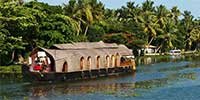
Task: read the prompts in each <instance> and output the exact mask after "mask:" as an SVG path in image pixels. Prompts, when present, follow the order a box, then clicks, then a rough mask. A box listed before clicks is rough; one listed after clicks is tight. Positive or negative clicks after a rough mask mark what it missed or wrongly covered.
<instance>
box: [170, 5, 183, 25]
mask: <svg viewBox="0 0 200 100" xmlns="http://www.w3.org/2000/svg"><path fill="white" fill-rule="evenodd" d="M180 15H181V12H180V10H179V9H178V7H177V6H175V7H172V9H171V17H172V19H173V20H174V21H175V22H176V24H177V23H178V17H179V16H180Z"/></svg>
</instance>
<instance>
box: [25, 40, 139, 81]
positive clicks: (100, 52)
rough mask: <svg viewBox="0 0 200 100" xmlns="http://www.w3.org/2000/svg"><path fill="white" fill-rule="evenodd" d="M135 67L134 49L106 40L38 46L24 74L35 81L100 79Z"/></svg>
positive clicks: (129, 70) (26, 65)
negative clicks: (48, 46)
mask: <svg viewBox="0 0 200 100" xmlns="http://www.w3.org/2000/svg"><path fill="white" fill-rule="evenodd" d="M134 70H136V67H135V60H134V55H133V53H132V50H130V49H128V48H127V47H126V46H125V45H118V44H115V43H104V42H102V41H100V42H79V43H69V44H55V45H53V46H52V47H50V48H49V49H46V48H41V47H37V48H35V49H34V50H33V51H32V52H31V54H30V57H29V60H28V62H27V63H26V64H24V65H23V66H22V73H23V76H24V77H25V78H26V79H29V80H33V81H55V80H76V79H85V78H96V77H99V76H108V75H115V74H119V73H124V72H125V73H126V72H132V71H134Z"/></svg>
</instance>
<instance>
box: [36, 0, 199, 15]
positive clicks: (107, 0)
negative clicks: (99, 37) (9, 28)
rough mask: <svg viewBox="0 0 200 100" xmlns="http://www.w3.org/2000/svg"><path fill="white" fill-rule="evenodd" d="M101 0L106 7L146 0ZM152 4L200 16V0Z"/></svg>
mask: <svg viewBox="0 0 200 100" xmlns="http://www.w3.org/2000/svg"><path fill="white" fill-rule="evenodd" d="M38 1H41V2H45V3H48V4H50V5H62V4H63V3H65V4H66V3H68V1H69V0H38ZM99 1H101V2H102V3H103V4H104V5H105V7H106V8H111V9H117V8H121V6H123V5H124V6H125V5H126V2H129V1H132V2H135V3H136V4H139V5H141V4H142V3H143V2H144V1H146V0H99ZM152 1H154V5H156V6H159V5H161V4H162V5H165V6H166V7H167V8H168V9H171V8H172V7H173V6H177V7H178V8H179V9H180V10H181V12H183V11H185V10H188V11H191V13H192V15H193V16H194V17H195V18H198V17H199V18H200V0H152Z"/></svg>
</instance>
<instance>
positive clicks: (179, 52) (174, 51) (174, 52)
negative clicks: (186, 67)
mask: <svg viewBox="0 0 200 100" xmlns="http://www.w3.org/2000/svg"><path fill="white" fill-rule="evenodd" d="M168 54H169V55H171V56H179V55H181V50H179V49H177V50H176V49H175V50H170V51H169V53H168Z"/></svg>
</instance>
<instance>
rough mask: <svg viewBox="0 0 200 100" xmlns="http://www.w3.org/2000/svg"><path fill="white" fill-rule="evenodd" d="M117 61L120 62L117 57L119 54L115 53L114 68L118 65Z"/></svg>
mask: <svg viewBox="0 0 200 100" xmlns="http://www.w3.org/2000/svg"><path fill="white" fill-rule="evenodd" d="M119 61H120V57H119V53H117V54H116V55H115V67H116V66H118V65H119V63H118V62H119Z"/></svg>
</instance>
